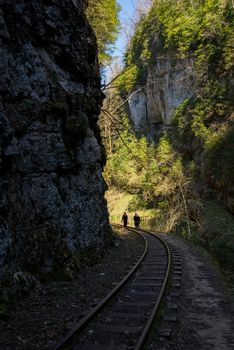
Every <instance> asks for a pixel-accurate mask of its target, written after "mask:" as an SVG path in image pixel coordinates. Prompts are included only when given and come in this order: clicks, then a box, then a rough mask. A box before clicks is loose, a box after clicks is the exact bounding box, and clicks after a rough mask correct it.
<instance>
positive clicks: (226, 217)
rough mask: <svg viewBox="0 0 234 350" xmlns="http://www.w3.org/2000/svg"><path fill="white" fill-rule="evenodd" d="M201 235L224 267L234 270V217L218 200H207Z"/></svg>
mask: <svg viewBox="0 0 234 350" xmlns="http://www.w3.org/2000/svg"><path fill="white" fill-rule="evenodd" d="M204 208H205V209H204V216H203V220H202V221H201V227H200V232H199V233H200V237H201V239H202V240H203V244H204V245H205V246H206V247H207V248H208V249H209V250H210V252H211V253H212V254H213V255H214V256H215V257H216V259H217V261H218V262H219V264H220V266H221V267H222V268H225V269H228V270H234V261H233V256H234V218H233V216H232V215H231V214H230V213H229V212H228V211H227V210H226V208H225V207H224V206H223V205H221V204H220V203H219V202H217V201H206V202H205V207H204Z"/></svg>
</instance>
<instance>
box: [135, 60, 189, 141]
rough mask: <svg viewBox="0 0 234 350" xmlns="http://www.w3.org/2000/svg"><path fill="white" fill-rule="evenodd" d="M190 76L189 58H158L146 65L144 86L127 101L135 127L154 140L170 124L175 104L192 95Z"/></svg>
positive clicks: (177, 104) (176, 105)
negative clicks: (153, 62) (146, 73)
mask: <svg viewBox="0 0 234 350" xmlns="http://www.w3.org/2000/svg"><path fill="white" fill-rule="evenodd" d="M193 76H194V74H193V64H192V61H189V60H183V59H180V60H179V59H176V58H175V59H170V58H169V59H167V58H165V59H163V58H161V59H156V61H155V64H150V65H149V67H148V75H147V81H146V85H145V86H144V87H143V88H142V90H141V91H138V92H136V94H133V95H132V97H131V99H130V101H129V107H130V112H131V118H132V120H133V123H134V125H135V128H136V130H137V131H141V132H142V133H143V134H144V135H146V136H147V138H148V139H149V140H150V141H152V140H154V139H157V138H158V136H159V134H160V132H161V131H162V130H163V129H165V128H167V127H168V126H170V125H171V116H172V113H173V111H174V110H175V109H176V107H178V106H179V105H180V104H181V103H182V102H183V101H184V100H186V99H187V98H189V97H191V96H192V95H193V92H194V86H193V84H194V78H193ZM138 88H139V87H138ZM138 88H136V90H138Z"/></svg>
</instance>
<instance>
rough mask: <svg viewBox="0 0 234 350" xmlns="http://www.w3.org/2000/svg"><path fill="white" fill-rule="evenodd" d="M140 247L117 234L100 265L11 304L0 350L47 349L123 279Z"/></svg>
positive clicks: (133, 238) (0, 324) (127, 235)
mask: <svg viewBox="0 0 234 350" xmlns="http://www.w3.org/2000/svg"><path fill="white" fill-rule="evenodd" d="M143 248H144V245H143V241H142V239H141V238H140V237H138V236H136V235H135V234H134V233H126V232H125V233H124V232H121V233H119V235H118V238H117V239H116V241H115V245H114V246H113V247H111V248H110V250H109V251H108V254H106V255H105V256H104V257H103V259H102V260H101V262H100V263H99V264H97V265H95V266H94V267H90V268H87V269H85V270H84V271H82V273H80V275H79V279H78V280H77V281H75V282H74V283H71V282H54V283H50V284H49V285H46V286H43V290H42V292H40V293H36V292H32V293H31V294H30V295H29V296H27V297H25V298H24V299H23V300H21V301H20V302H19V303H17V304H15V305H12V306H11V309H10V312H9V315H8V317H7V319H6V320H5V321H3V320H0V349H1V350H39V349H40V350H43V349H48V348H49V347H50V346H51V345H52V344H53V343H54V341H56V340H57V341H58V340H59V338H60V337H61V336H63V335H64V334H65V333H66V332H67V331H68V330H69V329H70V328H71V327H72V326H73V325H74V323H75V322H76V321H78V320H79V319H80V318H82V316H84V314H85V313H86V312H87V311H88V310H89V309H90V308H92V307H93V306H95V305H96V304H97V303H98V301H99V300H100V299H102V297H104V296H105V295H106V294H107V293H108V292H109V291H110V290H111V289H112V288H113V287H114V285H115V283H117V282H118V281H120V280H121V279H122V278H123V277H124V275H125V274H126V273H127V272H128V271H129V269H130V267H131V266H132V264H133V262H134V260H135V259H136V257H137V255H138V254H139V252H141V251H142V252H143Z"/></svg>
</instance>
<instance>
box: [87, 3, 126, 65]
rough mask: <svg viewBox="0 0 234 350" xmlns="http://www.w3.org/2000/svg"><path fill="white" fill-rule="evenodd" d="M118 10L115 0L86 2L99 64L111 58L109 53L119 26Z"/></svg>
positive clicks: (105, 62)
mask: <svg viewBox="0 0 234 350" xmlns="http://www.w3.org/2000/svg"><path fill="white" fill-rule="evenodd" d="M119 10H120V7H119V5H118V4H117V2H116V0H89V2H88V8H87V16H88V19H89V21H90V23H91V25H92V27H93V29H94V31H95V33H96V36H97V43H98V48H99V61H100V65H101V66H104V65H106V64H107V63H108V62H110V60H111V55H110V54H111V50H112V46H113V44H114V42H115V40H116V37H117V33H118V27H119V19H118V13H119Z"/></svg>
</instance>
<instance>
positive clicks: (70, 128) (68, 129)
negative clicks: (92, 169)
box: [64, 111, 89, 146]
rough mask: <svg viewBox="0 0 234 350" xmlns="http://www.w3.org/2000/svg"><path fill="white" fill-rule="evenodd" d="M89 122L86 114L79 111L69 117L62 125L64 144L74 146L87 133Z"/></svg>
mask: <svg viewBox="0 0 234 350" xmlns="http://www.w3.org/2000/svg"><path fill="white" fill-rule="evenodd" d="M88 129H89V122H88V118H87V116H86V114H85V113H84V112H82V111H79V112H78V113H77V114H72V115H69V116H68V117H67V118H66V121H65V125H64V135H65V139H66V143H67V144H68V145H70V146H76V145H77V144H78V142H79V141H80V140H82V139H83V138H84V137H85V136H86V135H87V133H88Z"/></svg>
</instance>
